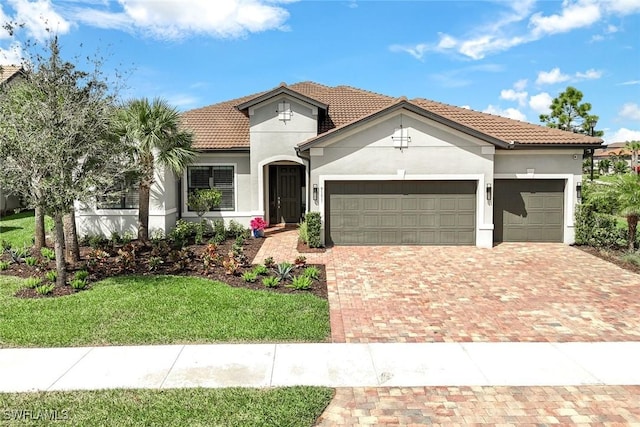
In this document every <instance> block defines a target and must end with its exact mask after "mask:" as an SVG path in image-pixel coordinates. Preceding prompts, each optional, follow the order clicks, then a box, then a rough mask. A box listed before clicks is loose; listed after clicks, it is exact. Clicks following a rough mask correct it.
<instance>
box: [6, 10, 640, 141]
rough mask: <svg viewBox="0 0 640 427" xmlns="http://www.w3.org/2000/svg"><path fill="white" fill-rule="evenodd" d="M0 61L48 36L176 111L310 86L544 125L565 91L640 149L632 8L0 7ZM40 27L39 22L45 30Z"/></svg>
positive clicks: (611, 136)
mask: <svg viewBox="0 0 640 427" xmlns="http://www.w3.org/2000/svg"><path fill="white" fill-rule="evenodd" d="M0 6H1V9H0V20H2V21H7V20H14V21H17V22H22V23H25V24H26V25H25V27H24V30H22V31H21V32H20V33H19V34H18V35H17V37H18V38H17V39H15V38H11V37H9V35H8V34H3V33H0V63H5V64H6V63H15V62H16V61H17V60H18V58H19V57H20V56H21V52H22V51H23V49H24V46H23V45H21V44H20V41H19V40H24V39H26V38H31V39H36V40H42V39H44V38H45V37H46V32H45V31H44V28H45V27H46V26H47V25H48V26H49V27H50V28H54V29H55V30H56V32H57V33H58V35H59V36H60V40H61V44H62V46H63V56H65V57H68V58H71V57H73V56H74V55H77V54H78V53H80V54H83V55H87V54H92V53H94V52H96V51H97V50H99V51H100V52H102V53H105V54H106V58H107V62H106V64H105V69H106V70H107V71H111V70H113V69H116V68H118V69H120V70H124V71H128V73H127V74H128V77H127V80H126V85H127V89H126V90H125V92H124V95H125V96H127V97H142V96H146V97H155V96H160V97H163V98H166V99H167V100H169V101H170V102H171V103H172V104H173V105H175V106H176V107H178V108H179V109H181V110H187V109H190V108H195V107H200V106H204V105H209V104H212V103H216V102H220V101H224V100H227V99H232V98H236V97H240V96H244V95H247V94H250V93H254V92H258V91H262V90H266V89H270V88H273V87H275V86H277V85H278V84H279V83H280V82H283V81H284V82H287V83H295V82H298V81H305V80H312V81H316V82H318V83H322V84H326V85H332V86H333V85H351V86H355V87H359V88H362V89H366V90H371V91H374V92H379V93H383V94H387V95H391V96H407V97H408V98H415V97H422V98H428V99H433V100H436V101H441V102H446V103H449V104H453V105H458V106H468V107H470V108H473V109H475V110H479V111H485V112H489V113H492V114H500V115H504V116H507V117H511V118H515V119H518V120H525V121H529V122H532V123H539V120H538V115H539V114H540V113H543V112H546V111H547V109H548V106H549V104H550V103H551V99H552V98H553V97H555V96H556V95H558V94H559V93H560V92H562V91H563V90H564V89H565V88H566V87H567V86H569V85H572V86H575V87H576V88H578V89H579V90H581V91H582V92H583V93H584V101H588V102H590V103H591V104H592V106H593V108H592V113H593V114H597V115H598V116H600V121H599V123H598V126H597V128H598V129H600V130H604V131H605V137H604V139H605V140H606V141H607V142H616V141H625V140H633V139H636V140H640V0H564V1H549V0H545V1H535V0H512V1H507V0H503V1H479V0H473V1H418V0H415V1H395V0H388V1H370V0H335V1H330V0H317V1H306V0H300V1H295V0H155V1H151V0H86V1H80V0H60V1H49V0H38V1H28V0H0ZM45 21H46V23H45Z"/></svg>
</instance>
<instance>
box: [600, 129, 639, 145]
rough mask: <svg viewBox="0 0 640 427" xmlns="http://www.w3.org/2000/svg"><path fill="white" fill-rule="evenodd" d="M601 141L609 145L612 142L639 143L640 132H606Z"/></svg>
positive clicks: (629, 130)
mask: <svg viewBox="0 0 640 427" xmlns="http://www.w3.org/2000/svg"><path fill="white" fill-rule="evenodd" d="M603 139H604V140H605V142H606V143H607V144H611V143H612V142H626V141H640V130H632V129H627V128H620V129H618V130H616V131H615V132H611V133H610V132H609V130H606V131H605V134H604V138H603Z"/></svg>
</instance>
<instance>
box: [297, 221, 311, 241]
mask: <svg viewBox="0 0 640 427" xmlns="http://www.w3.org/2000/svg"><path fill="white" fill-rule="evenodd" d="M298 237H299V238H300V240H301V241H302V243H304V244H305V245H308V244H309V233H308V226H307V221H302V222H301V223H300V225H298Z"/></svg>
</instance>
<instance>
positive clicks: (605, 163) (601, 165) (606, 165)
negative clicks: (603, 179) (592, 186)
mask: <svg viewBox="0 0 640 427" xmlns="http://www.w3.org/2000/svg"><path fill="white" fill-rule="evenodd" d="M609 169H611V160H609V159H602V160H600V161H599V162H598V170H599V171H600V175H605V174H607V173H609Z"/></svg>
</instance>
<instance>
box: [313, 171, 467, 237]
mask: <svg viewBox="0 0 640 427" xmlns="http://www.w3.org/2000/svg"><path fill="white" fill-rule="evenodd" d="M325 209H326V213H327V215H326V216H325V218H326V224H325V226H326V227H325V228H326V241H327V243H328V244H336V245H473V244H475V234H476V231H475V230H476V215H475V211H476V182H475V181H331V182H327V183H326V197H325Z"/></svg>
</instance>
